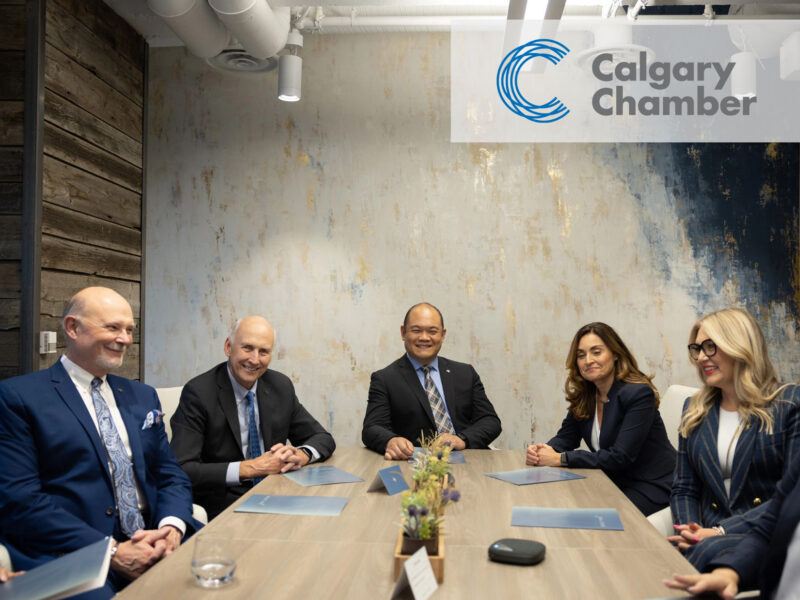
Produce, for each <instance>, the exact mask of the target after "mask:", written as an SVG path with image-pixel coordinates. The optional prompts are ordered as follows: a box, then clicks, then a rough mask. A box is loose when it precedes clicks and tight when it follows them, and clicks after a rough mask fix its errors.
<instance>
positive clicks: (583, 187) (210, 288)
mask: <svg viewBox="0 0 800 600" xmlns="http://www.w3.org/2000/svg"><path fill="white" fill-rule="evenodd" d="M304 63H305V64H304V73H303V99H302V101H301V102H299V103H296V104H285V103H281V102H279V101H278V100H277V99H276V96H277V92H276V88H277V73H276V72H273V73H268V74H265V75H261V76H243V75H232V74H226V73H221V72H218V71H215V70H214V69H212V68H210V67H208V66H207V65H206V64H205V63H204V62H203V61H201V60H199V59H197V58H194V57H192V56H189V55H188V54H186V53H185V52H184V51H183V50H182V49H156V50H152V51H151V58H150V98H149V102H150V105H149V110H150V122H149V140H148V149H149V152H148V171H147V204H148V208H147V221H146V231H147V238H146V267H147V268H146V303H147V304H146V323H145V324H144V326H145V327H146V329H147V335H146V338H145V339H146V365H145V380H146V381H147V382H148V383H150V384H152V385H155V386H168V385H170V386H171V385H181V384H183V383H185V381H186V380H188V379H189V378H191V377H192V376H194V375H196V374H197V373H199V372H202V371H204V370H206V369H208V368H210V367H211V366H212V365H214V364H216V363H217V362H219V361H221V360H223V358H224V355H223V352H222V347H223V342H224V339H225V336H226V333H227V331H228V328H229V326H230V324H231V323H232V321H233V320H234V319H235V318H236V317H239V316H244V315H247V314H251V313H258V314H262V315H264V316H266V317H267V318H268V319H269V320H270V321H271V322H272V323H273V325H274V326H275V328H276V331H277V348H276V350H277V352H276V356H275V358H274V360H273V363H272V365H271V367H273V368H275V369H277V370H280V371H282V372H284V373H286V374H288V375H289V376H290V377H291V378H292V379H293V380H294V382H295V385H296V388H297V392H298V396H299V398H300V400H301V401H302V402H303V403H304V404H305V405H306V406H307V407H308V408H309V409H310V410H311V412H312V413H313V414H315V415H316V416H317V418H318V419H319V420H320V421H321V422H322V423H323V424H325V425H327V426H328V427H330V428H331V430H332V432H333V434H334V436H335V437H336V439H337V441H338V442H339V443H340V444H345V445H351V444H355V443H360V430H361V422H362V419H363V415H364V409H365V406H366V400H367V388H368V385H369V375H370V373H371V372H372V371H373V370H375V369H377V368H381V367H383V366H385V365H386V364H388V363H389V362H390V361H392V360H394V359H395V358H397V357H399V356H400V355H401V354H402V352H403V347H402V342H401V339H400V333H399V327H400V324H401V321H402V317H403V314H404V313H405V311H406V309H407V308H408V307H409V306H410V305H411V304H413V303H415V302H418V301H420V300H427V301H430V302H432V303H434V304H436V305H437V306H439V308H441V310H442V311H443V312H444V316H445V325H446V328H447V331H448V335H447V340H446V341H445V345H444V348H443V352H442V354H443V355H445V356H447V357H449V358H452V359H455V360H460V361H466V362H471V363H473V364H474V365H475V367H476V369H477V370H478V372H479V373H480V375H481V377H482V379H483V381H484V384H485V386H486V389H487V391H488V394H489V397H490V398H491V400H492V401H493V403H494V405H495V407H496V409H497V411H498V413H499V415H500V417H501V419H502V421H503V434H502V436H501V438H500V439H499V440H498V442H497V445H498V446H500V447H505V448H521V447H522V445H523V443H525V442H528V441H530V440H532V439H533V440H537V441H544V440H546V439H547V438H548V437H549V436H550V435H552V434H553V433H554V432H555V430H556V429H557V427H558V425H559V423H560V422H561V419H562V418H563V416H564V413H565V403H564V400H563V394H562V391H561V390H562V388H563V383H564V374H565V369H564V358H565V356H566V352H567V350H568V346H569V343H570V340H571V338H572V336H573V334H574V332H575V331H576V330H577V329H578V327H580V326H581V325H583V324H584V323H586V322H589V321H593V320H602V321H606V322H607V323H609V324H611V325H612V326H614V327H615V328H616V329H617V331H618V332H619V333H620V334H621V335H622V337H623V338H624V339H625V341H626V342H627V344H628V346H629V347H630V348H631V349H632V350H633V352H634V353H635V355H636V356H637V358H638V360H639V362H640V365H641V366H642V367H643V369H644V370H645V371H647V372H649V373H654V374H655V376H656V378H655V382H656V384H657V386H658V387H659V389H660V390H662V391H664V390H666V388H667V386H669V385H670V384H671V383H683V384H689V385H695V384H696V382H697V374H696V372H695V371H694V369H693V368H692V367H691V365H690V364H689V362H688V359H687V357H686V352H685V345H686V343H687V335H688V332H689V329H690V327H691V325H692V323H693V321H694V319H695V318H696V317H697V316H698V315H700V314H702V313H704V312H707V311H709V310H713V309H717V308H721V307H724V306H727V305H730V304H745V305H746V306H749V307H750V308H751V309H753V310H754V311H755V312H757V314H758V317H759V318H760V319H761V320H762V322H764V323H765V324H766V325H767V331H768V336H769V337H770V344H771V346H772V347H773V348H774V349H775V352H774V353H773V354H774V356H775V358H776V359H778V360H776V363H778V364H779V366H780V367H781V368H782V375H783V376H784V377H792V378H797V376H798V374H799V370H798V367H797V364H798V363H799V362H800V361H798V359H799V358H800V356H799V355H798V354H799V353H798V349H797V324H796V319H795V310H796V307H795V299H796V297H797V292H796V291H795V290H796V289H797V287H798V283H797V279H800V277H797V276H793V275H792V273H796V270H795V269H796V267H794V265H795V264H796V250H797V248H796V246H797V205H798V198H797V184H796V180H797V174H798V171H797V153H796V151H795V152H794V153H793V154H792V153H789V156H788V158H787V156H786V155H785V153H784V152H783V151H782V150H781V149H780V148H777V149H776V148H765V147H763V146H762V147H758V148H755V149H753V148H750V150H749V152H751V154H752V153H754V154H755V155H756V156H757V157H762V156H763V161H762V163H763V164H762V163H759V165H756V167H753V169H752V172H751V173H749V174H748V180H754V181H755V184H757V185H758V186H759V187H757V188H756V189H761V188H762V187H763V185H766V184H765V183H764V181H766V180H767V179H768V178H769V177H770V176H771V175H770V174H771V173H773V171H785V170H786V169H785V168H784V167H785V165H784V163H785V162H786V161H787V160H788V161H789V163H790V167H791V168H793V169H794V171H793V173H792V172H791V170H790V171H789V176H790V178H791V177H793V179H791V181H794V186H793V187H792V185H790V184H785V183H784V182H783V180H780V181H778V182H777V183H774V185H772V187H770V188H768V190H767V191H766V192H765V194H766V195H767V198H766V201H764V202H766V203H767V204H770V203H772V204H771V206H773V208H775V210H777V211H778V214H779V217H780V218H783V216H786V215H788V217H787V218H788V219H789V222H788V223H787V222H781V223H780V227H781V228H784V227H785V228H787V230H788V231H789V235H788V237H787V239H786V240H778V241H776V242H775V243H776V244H777V245H778V250H779V251H782V252H783V255H785V256H786V257H787V259H786V260H787V261H788V262H787V263H786V264H783V265H781V264H779V265H776V266H775V267H774V268H775V269H777V274H776V275H775V278H776V280H781V281H788V282H790V284H789V291H788V292H787V291H786V290H785V289H784V288H780V289H778V288H779V287H780V286H778V287H776V286H770V285H767V283H768V282H769V281H771V279H769V278H768V277H766V276H765V275H764V273H763V271H764V270H765V269H768V266H765V265H764V264H763V263H764V261H763V260H762V261H761V262H760V266H759V263H758V262H756V265H755V266H753V265H752V264H751V263H752V262H753V261H750V262H748V260H749V259H747V257H743V256H740V254H737V253H741V252H742V248H745V249H746V248H747V247H749V246H747V245H746V244H745V243H744V242H743V241H741V238H742V236H745V235H746V234H745V233H743V232H742V231H739V230H733V229H732V227H734V226H732V225H731V224H730V223H729V215H730V214H731V213H730V210H731V206H732V204H726V202H727V203H731V202H733V203H738V204H737V206H739V205H742V206H743V207H744V208H742V210H743V211H744V213H745V216H746V217H749V218H750V220H749V221H748V222H749V224H750V225H749V227H750V230H751V231H752V229H753V228H756V229H758V228H759V227H761V228H765V227H769V222H768V221H767V222H766V223H765V222H764V221H763V220H759V219H758V218H757V215H755V214H753V213H754V211H756V212H757V211H759V210H762V209H763V206H764V205H765V204H764V202H762V203H761V204H759V203H758V202H756V200H757V199H755V198H748V197H741V198H739V199H737V193H736V190H734V191H733V193H731V190H730V189H729V190H728V192H727V196H726V195H725V192H724V190H723V189H720V186H722V187H725V186H724V183H721V184H718V183H716V182H715V181H714V180H713V177H710V176H708V173H709V172H712V173H713V175H714V177H716V176H718V175H719V172H720V170H721V169H722V170H723V171H724V168H732V167H725V166H724V165H723V166H718V165H717V163H718V162H719V161H723V162H724V160H727V155H728V154H730V153H731V150H729V149H725V148H722V149H720V150H713V151H712V150H708V149H707V148H706V149H704V148H703V147H699V148H695V147H675V146H669V145H620V146H611V145H580V144H570V145H566V144H565V145H522V144H519V145H478V144H474V145H465V144H458V145H457V144H451V143H450V142H449V37H448V36H447V35H440V34H436V35H431V34H410V35H404V34H403V35H401V34H395V35H384V36H378V35H366V34H361V35H351V36H306V47H305V50H304ZM733 152H734V153H735V152H736V150H735V149H734V150H733ZM770 153H772V154H770ZM748 156H749V155H748ZM748 160H749V159H748ZM792 161H794V162H793V163H792ZM762 180H764V181H762ZM704 181H705V182H707V183H708V185H706V186H705V187H703V188H702V189H699V190H698V188H697V182H704ZM770 181H771V180H770ZM762 184H763V185H762ZM700 196H702V198H704V199H705V200H706V201H707V202H706V204H703V205H702V206H700V205H699V204H698V203H697V202H698V197H700ZM732 197H733V200H732ZM762 200H763V199H762ZM720 202H721V204H720ZM698 207H700V208H698ZM703 207H705V208H703ZM748 211H749V212H748ZM781 215H782V216H781ZM776 218H778V217H776ZM698 219H699V220H700V221H701V222H702V223H705V225H707V226H708V231H706V230H702V231H699V230H698V229H697V228H696V227H694V225H693V223H695V222H696V221H697V220H698ZM792 219H794V221H792ZM717 230H719V231H718V232H717V233H718V234H719V236H720V237H721V239H722V243H719V244H717V243H716V242H715V239H716V238H715V237H714V236H715V235H716V234H715V233H714V232H715V231H717ZM709 232H710V233H709ZM726 236H730V239H733V242H739V243H738V245H737V244H731V242H730V239H729V237H726ZM774 237H775V236H773V238H774ZM733 246H735V247H733ZM726 257H727V259H726ZM722 263H724V266H725V268H721V267H720V264H722ZM770 273H771V271H770ZM770 276H771V275H770ZM792 277H795V279H794V280H793V279H792ZM765 281H767V283H765Z"/></svg>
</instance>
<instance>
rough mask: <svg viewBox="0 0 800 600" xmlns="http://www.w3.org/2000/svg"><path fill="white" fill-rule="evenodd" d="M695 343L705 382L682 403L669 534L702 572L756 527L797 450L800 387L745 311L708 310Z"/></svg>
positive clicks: (693, 348)
mask: <svg viewBox="0 0 800 600" xmlns="http://www.w3.org/2000/svg"><path fill="white" fill-rule="evenodd" d="M688 349H689V356H690V358H691V360H692V361H693V362H694V364H695V365H696V366H697V371H698V373H699V375H700V379H701V380H702V381H703V387H702V388H701V389H700V391H699V392H697V393H696V394H695V395H694V396H692V397H691V398H688V399H687V400H686V403H685V404H684V408H683V416H682V417H681V425H680V438H679V443H678V463H677V466H676V470H675V481H674V483H673V485H672V494H671V498H670V506H671V507H672V518H673V521H674V523H675V535H674V536H671V537H670V538H669V540H670V541H671V542H672V543H673V544H675V545H676V546H677V547H678V548H679V549H680V550H681V551H683V552H685V553H686V558H687V559H688V560H689V562H691V563H692V564H693V565H694V566H695V567H696V568H697V569H698V570H700V571H702V570H703V568H704V567H705V566H706V565H707V564H708V563H709V561H711V560H712V559H713V558H714V557H715V556H717V555H719V554H720V553H723V552H726V551H728V550H730V549H732V548H733V547H734V546H736V544H738V543H739V542H740V541H741V540H742V538H743V535H744V534H746V533H747V532H748V531H750V529H751V527H752V524H753V522H754V521H755V520H756V519H757V518H758V517H759V516H760V515H761V514H762V513H763V512H764V511H765V510H766V509H767V507H768V505H769V499H770V498H771V496H772V495H773V493H774V492H775V488H776V486H777V484H778V482H779V481H780V480H781V478H782V477H783V475H784V473H785V472H786V470H787V469H788V467H789V465H790V464H791V462H792V460H793V459H794V458H795V457H796V456H797V455H798V450H800V410H798V407H799V406H800V388H798V386H796V385H781V384H780V383H779V382H778V378H777V375H776V374H775V368H774V367H773V366H772V363H771V362H770V360H769V356H768V355H767V345H766V342H765V340H764V335H763V333H762V332H761V328H760V327H759V326H758V323H757V322H756V320H755V319H754V318H753V317H752V316H751V315H750V313H748V312H747V311H745V310H742V309H738V308H728V309H725V310H720V311H717V312H714V313H711V314H709V315H706V316H705V317H702V318H701V319H700V320H698V321H697V322H696V323H695V324H694V326H693V327H692V331H691V334H690V336H689V346H688Z"/></svg>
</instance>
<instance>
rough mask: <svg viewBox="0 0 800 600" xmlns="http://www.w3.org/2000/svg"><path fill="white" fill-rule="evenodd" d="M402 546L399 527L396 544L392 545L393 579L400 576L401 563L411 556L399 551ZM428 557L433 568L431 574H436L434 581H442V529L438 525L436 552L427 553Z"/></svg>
mask: <svg viewBox="0 0 800 600" xmlns="http://www.w3.org/2000/svg"><path fill="white" fill-rule="evenodd" d="M402 547H403V530H402V529H400V530H398V532H397V545H396V546H395V547H394V580H395V581H397V578H398V577H399V576H400V571H402V570H403V563H404V562H406V560H408V559H409V558H411V555H410V554H402V553H401V549H402ZM428 558H429V559H430V561H431V568H432V569H433V574H434V575H435V576H436V581H438V582H439V583H442V582H443V581H444V530H443V528H442V527H439V546H438V554H437V555H436V556H431V555H430V553H429V554H428Z"/></svg>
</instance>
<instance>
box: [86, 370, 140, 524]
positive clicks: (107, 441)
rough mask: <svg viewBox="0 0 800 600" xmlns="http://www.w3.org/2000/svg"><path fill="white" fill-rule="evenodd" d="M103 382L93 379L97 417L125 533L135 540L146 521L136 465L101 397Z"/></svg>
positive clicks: (93, 399)
mask: <svg viewBox="0 0 800 600" xmlns="http://www.w3.org/2000/svg"><path fill="white" fill-rule="evenodd" d="M102 384H103V380H102V379H100V378H99V377H95V378H94V379H92V403H93V404H94V412H95V414H96V415H97V425H98V427H99V429H100V437H101V438H102V439H103V444H104V445H105V447H106V454H107V455H108V460H109V462H110V463H111V477H112V479H113V480H114V492H115V493H116V495H117V510H119V521H120V526H121V527H122V531H123V532H124V533H125V535H127V536H128V537H131V536H132V535H133V534H134V532H135V531H136V530H137V529H144V519H143V518H142V513H141V511H139V502H138V500H137V499H136V481H135V480H134V478H133V463H131V459H130V458H128V453H127V452H126V451H125V446H124V445H123V443H122V438H121V437H119V431H117V428H116V427H115V426H114V420H113V419H112V418H111V411H110V410H109V409H108V405H107V404H106V401H105V400H104V399H103V396H102V394H100V386H101V385H102Z"/></svg>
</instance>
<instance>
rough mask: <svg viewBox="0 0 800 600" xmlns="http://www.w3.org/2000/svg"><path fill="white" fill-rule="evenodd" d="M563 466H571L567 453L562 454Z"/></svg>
mask: <svg viewBox="0 0 800 600" xmlns="http://www.w3.org/2000/svg"><path fill="white" fill-rule="evenodd" d="M561 466H562V467H568V466H569V463H568V462H567V453H566V452H562V453H561Z"/></svg>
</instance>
